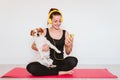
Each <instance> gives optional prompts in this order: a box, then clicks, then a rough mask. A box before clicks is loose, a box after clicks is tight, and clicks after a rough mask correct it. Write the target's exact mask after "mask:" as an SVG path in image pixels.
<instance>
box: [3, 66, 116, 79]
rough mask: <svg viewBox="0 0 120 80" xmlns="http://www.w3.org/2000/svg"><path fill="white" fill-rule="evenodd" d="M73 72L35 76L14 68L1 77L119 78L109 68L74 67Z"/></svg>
mask: <svg viewBox="0 0 120 80" xmlns="http://www.w3.org/2000/svg"><path fill="white" fill-rule="evenodd" d="M73 71H74V72H73V74H71V75H70V74H69V75H68V74H66V75H49V76H33V75H31V74H30V73H29V72H27V70H26V69H25V68H14V69H12V70H11V71H9V72H7V73H6V74H5V75H3V76H2V77H1V78H117V76H116V75H113V74H112V73H110V72H109V71H108V70H107V69H73Z"/></svg>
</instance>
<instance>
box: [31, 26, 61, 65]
mask: <svg viewBox="0 0 120 80" xmlns="http://www.w3.org/2000/svg"><path fill="white" fill-rule="evenodd" d="M43 32H44V31H43V29H42V28H40V27H39V28H35V29H33V30H31V33H30V35H31V36H32V37H33V39H34V42H35V44H36V47H37V49H38V52H39V58H38V61H39V62H40V63H41V64H42V65H44V66H47V67H55V66H56V65H53V64H52V63H53V60H52V59H51V58H50V51H48V52H43V51H42V46H43V45H44V44H48V45H49V47H50V48H52V49H54V50H55V51H56V52H57V53H61V51H59V50H58V49H57V48H56V47H55V46H54V45H52V44H51V43H50V42H49V41H48V40H47V39H46V38H45V36H44V35H43Z"/></svg>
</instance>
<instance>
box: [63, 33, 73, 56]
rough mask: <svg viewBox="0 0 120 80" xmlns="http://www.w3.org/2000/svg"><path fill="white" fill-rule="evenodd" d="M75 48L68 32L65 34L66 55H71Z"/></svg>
mask: <svg viewBox="0 0 120 80" xmlns="http://www.w3.org/2000/svg"><path fill="white" fill-rule="evenodd" d="M72 48H73V37H70V36H69V33H68V32H66V34H65V51H66V54H67V55H69V54H70V53H71V51H72Z"/></svg>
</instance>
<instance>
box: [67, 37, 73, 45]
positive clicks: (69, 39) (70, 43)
mask: <svg viewBox="0 0 120 80" xmlns="http://www.w3.org/2000/svg"><path fill="white" fill-rule="evenodd" d="M72 44H73V36H69V37H67V38H66V40H65V45H66V46H71V45H72Z"/></svg>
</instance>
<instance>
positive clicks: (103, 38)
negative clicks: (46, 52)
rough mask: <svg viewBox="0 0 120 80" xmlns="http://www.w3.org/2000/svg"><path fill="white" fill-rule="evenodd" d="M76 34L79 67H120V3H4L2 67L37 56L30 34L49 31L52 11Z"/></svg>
mask: <svg viewBox="0 0 120 80" xmlns="http://www.w3.org/2000/svg"><path fill="white" fill-rule="evenodd" d="M52 7H55V8H58V9H59V10H60V11H61V12H62V13H63V17H64V22H63V24H62V26H61V27H62V28H65V29H67V31H68V32H70V33H74V35H75V38H74V48H73V51H72V53H71V55H73V56H76V57H77V58H78V59H79V64H120V0H0V64H26V63H28V62H29V61H30V60H31V59H32V57H33V56H34V54H35V51H33V50H32V49H31V44H32V38H31V36H30V30H31V29H33V28H35V27H39V26H40V27H43V28H46V27H47V25H46V23H47V15H48V11H49V9H50V8H52Z"/></svg>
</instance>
